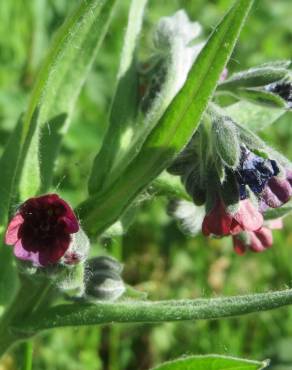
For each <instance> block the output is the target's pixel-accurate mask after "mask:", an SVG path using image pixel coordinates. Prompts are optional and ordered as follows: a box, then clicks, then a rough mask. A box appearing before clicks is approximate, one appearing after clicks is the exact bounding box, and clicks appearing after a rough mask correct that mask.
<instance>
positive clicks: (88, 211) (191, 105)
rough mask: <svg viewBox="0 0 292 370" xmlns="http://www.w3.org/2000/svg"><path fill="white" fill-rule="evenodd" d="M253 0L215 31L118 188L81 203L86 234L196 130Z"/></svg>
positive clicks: (113, 214) (112, 217) (114, 214)
mask: <svg viewBox="0 0 292 370" xmlns="http://www.w3.org/2000/svg"><path fill="white" fill-rule="evenodd" d="M251 5H252V1H251V0H239V1H237V2H236V3H235V5H234V6H233V7H232V8H231V10H230V11H229V12H228V13H227V14H226V16H225V17H224V18H223V20H222V21H221V22H220V24H219V25H218V26H217V27H216V28H215V30H214V32H213V33H212V35H211V37H210V38H209V40H208V42H207V43H206V45H205V47H204V48H203V50H202V51H201V53H200V55H199V56H198V58H197V60H196V62H195V64H194V65H193V67H192V69H191V71H190V73H189V75H188V79H187V81H186V83H185V84H184V86H183V88H182V89H181V90H180V92H179V93H178V94H177V95H176V97H175V98H174V99H173V101H172V103H171V104H170V105H169V107H168V108H167V110H166V112H165V113H164V114H163V116H162V117H161V119H160V120H159V122H158V123H157V125H156V126H155V127H154V129H153V130H152V132H151V133H150V135H149V136H148V137H147V139H146V141H145V142H144V144H143V146H142V148H141V150H140V152H139V154H138V155H137V156H136V158H135V159H134V160H133V161H132V162H131V164H130V165H129V166H128V167H127V169H126V170H125V171H124V173H123V174H122V175H121V176H120V177H119V178H118V180H117V181H116V182H115V184H113V186H112V187H111V188H110V189H108V190H106V191H105V192H104V193H102V194H101V195H98V196H93V197H91V198H89V199H88V200H87V201H85V202H84V203H83V204H81V206H80V209H79V214H80V217H81V218H82V219H83V225H84V227H85V228H86V229H87V231H91V232H93V231H98V232H101V231H103V230H104V229H105V228H106V227H107V226H109V225H111V224H112V223H114V222H115V221H116V219H117V218H119V216H120V215H121V214H122V213H123V211H124V210H125V209H126V208H127V207H128V206H129V204H130V203H131V202H132V201H133V199H134V198H135V197H136V196H137V194H139V192H140V191H142V190H143V189H144V188H145V187H146V186H147V185H148V184H149V183H150V182H151V181H152V180H154V179H155V177H157V176H158V175H159V174H160V173H161V172H162V171H163V170H164V169H165V168H166V167H167V166H169V165H170V163H171V162H172V161H173V159H174V158H175V156H176V155H177V154H178V153H179V152H180V151H181V150H182V148H183V147H184V146H185V145H186V144H187V142H188V141H189V140H190V138H191V136H192V135H193V133H194V132H195V130H196V129H197V127H198V125H199V122H200V120H201V118H202V115H203V113H204V110H205V109H206V107H207V105H208V102H209V100H210V98H211V97H212V94H213V92H214V90H215V88H216V84H217V81H218V79H219V77H220V75H221V73H222V70H223V68H224V67H225V65H226V63H227V61H228V59H229V57H230V54H231V52H232V50H233V48H234V46H235V43H236V41H237V39H238V36H239V33H240V30H241V28H242V26H243V24H244V22H245V19H246V16H247V14H248V11H249V9H250V7H251Z"/></svg>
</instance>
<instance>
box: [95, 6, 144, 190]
mask: <svg viewBox="0 0 292 370" xmlns="http://www.w3.org/2000/svg"><path fill="white" fill-rule="evenodd" d="M147 1H148V0H132V2H131V8H130V12H129V19H128V26H127V30H126V33H125V40H124V46H123V50H122V55H121V62H120V67H119V72H118V76H117V78H118V83H117V87H116V92H115V95H114V99H113V102H112V106H111V111H110V116H109V127H108V130H107V133H106V136H105V138H104V140H103V145H102V148H101V150H100V152H99V153H98V155H97V156H96V158H95V160H94V163H93V168H92V172H91V177H90V179H89V183H88V190H89V193H90V194H94V193H96V192H97V191H99V190H101V188H103V187H104V185H105V183H106V182H107V181H109V179H111V177H112V176H111V172H112V167H113V166H115V165H118V166H120V159H121V157H122V156H123V154H124V151H125V148H126V147H127V146H129V144H130V142H131V141H132V139H133V134H134V132H135V130H138V125H139V124H140V123H141V122H139V121H138V120H137V108H138V73H137V62H136V47H137V42H138V37H139V34H140V31H141V26H142V20H143V14H144V9H145V6H146V4H147ZM117 162H118V164H117Z"/></svg>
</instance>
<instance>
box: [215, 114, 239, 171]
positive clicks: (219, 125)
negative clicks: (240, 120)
mask: <svg viewBox="0 0 292 370" xmlns="http://www.w3.org/2000/svg"><path fill="white" fill-rule="evenodd" d="M212 139H213V145H214V148H215V149H216V152H217V154H218V155H219V157H220V158H221V160H222V161H223V163H224V164H225V165H226V166H228V167H230V168H233V169H235V168H236V167H237V166H238V163H239V159H240V145H239V139H238V134H237V129H236V126H235V124H234V123H233V121H232V120H231V119H230V118H229V117H224V116H220V115H217V116H216V117H215V119H214V120H213V122H212Z"/></svg>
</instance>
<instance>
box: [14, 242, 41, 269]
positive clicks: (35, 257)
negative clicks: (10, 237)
mask: <svg viewBox="0 0 292 370" xmlns="http://www.w3.org/2000/svg"><path fill="white" fill-rule="evenodd" d="M13 252H14V255H15V257H17V258H19V259H21V260H23V261H31V262H32V263H33V265H34V266H40V261H39V252H30V251H27V250H25V249H24V248H23V246H22V243H21V240H18V242H17V243H16V244H15V246H14V250H13Z"/></svg>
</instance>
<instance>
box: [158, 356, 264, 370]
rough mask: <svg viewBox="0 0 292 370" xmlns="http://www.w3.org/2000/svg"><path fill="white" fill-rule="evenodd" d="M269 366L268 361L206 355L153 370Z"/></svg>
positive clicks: (248, 369) (254, 369)
mask: <svg viewBox="0 0 292 370" xmlns="http://www.w3.org/2000/svg"><path fill="white" fill-rule="evenodd" d="M268 364H269V363H268V361H263V362H258V361H250V360H244V359H239V358H234V357H227V356H220V355H206V356H190V357H186V358H181V359H178V360H174V361H169V362H166V363H164V364H162V365H160V366H157V367H155V368H154V369H153V370H228V369H230V370H260V369H264V368H265V367H266V366H268Z"/></svg>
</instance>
